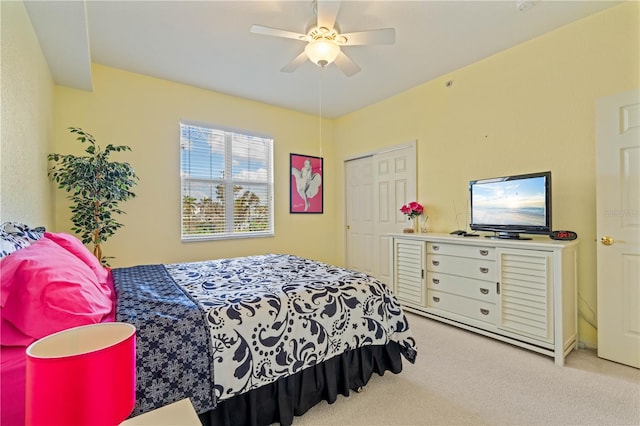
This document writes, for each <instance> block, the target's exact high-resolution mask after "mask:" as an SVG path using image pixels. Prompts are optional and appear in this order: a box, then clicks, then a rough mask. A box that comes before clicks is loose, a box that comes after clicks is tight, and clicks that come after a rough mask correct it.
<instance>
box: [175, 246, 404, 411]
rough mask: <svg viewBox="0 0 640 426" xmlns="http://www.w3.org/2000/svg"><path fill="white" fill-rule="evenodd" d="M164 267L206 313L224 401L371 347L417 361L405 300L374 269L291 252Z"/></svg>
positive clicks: (218, 391) (217, 382) (219, 395)
mask: <svg viewBox="0 0 640 426" xmlns="http://www.w3.org/2000/svg"><path fill="white" fill-rule="evenodd" d="M164 266H165V268H166V270H167V272H168V274H169V275H170V276H171V277H172V278H173V280H174V281H175V282H176V283H177V284H178V285H179V286H180V287H182V288H183V289H184V290H186V291H187V292H188V293H189V294H190V296H191V297H192V298H193V299H194V300H196V301H197V302H198V304H199V305H200V307H201V309H204V311H205V314H206V321H207V323H208V327H209V330H210V333H211V341H212V350H213V358H214V368H215V394H216V397H217V400H219V401H220V400H225V399H228V398H230V397H232V396H234V395H238V394H241V393H244V392H247V391H249V390H252V389H256V388H258V387H260V386H263V385H266V384H269V383H272V382H274V381H276V380H278V379H279V378H282V377H285V376H289V375H292V374H294V373H297V372H299V371H301V370H303V369H305V368H307V367H310V366H313V365H315V364H318V363H320V362H323V361H324V360H327V359H330V358H332V357H334V356H336V355H339V354H341V353H343V352H345V351H348V350H352V349H356V348H359V347H363V346H367V345H385V344H388V343H389V342H391V341H395V342H397V343H399V345H400V348H401V351H402V354H403V355H404V356H405V358H406V359H407V360H408V361H410V362H414V360H415V357H416V345H415V340H414V338H413V336H412V334H411V332H410V331H409V324H408V322H407V319H406V317H405V315H404V313H403V312H402V309H401V308H400V305H399V303H398V301H397V300H396V298H395V297H394V296H393V294H392V293H391V291H390V290H389V289H388V288H387V286H386V285H385V284H383V283H382V282H380V281H378V280H376V279H375V278H372V277H370V276H368V275H366V274H362V273H359V272H355V271H350V270H347V269H343V268H338V267H334V266H330V265H327V264H324V263H320V262H316V261H312V260H308V259H303V258H300V257H297V256H291V255H261V256H250V257H242V258H232V259H221V260H211V261H203V262H191V263H180V264H170V265H164Z"/></svg>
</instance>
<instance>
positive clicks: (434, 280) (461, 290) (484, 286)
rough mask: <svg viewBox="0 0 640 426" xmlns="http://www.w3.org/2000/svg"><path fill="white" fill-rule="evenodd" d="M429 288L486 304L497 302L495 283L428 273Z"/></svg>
mask: <svg viewBox="0 0 640 426" xmlns="http://www.w3.org/2000/svg"><path fill="white" fill-rule="evenodd" d="M427 288H428V289H429V290H436V291H445V292H447V293H452V294H457V295H460V296H466V297H470V298H472V299H478V300H482V301H484V302H489V303H496V302H497V297H496V296H497V294H496V283H495V282H493V281H480V280H476V279H473V278H466V277H459V276H456V275H449V274H440V273H438V272H428V273H427Z"/></svg>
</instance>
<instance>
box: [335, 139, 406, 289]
mask: <svg viewBox="0 0 640 426" xmlns="http://www.w3.org/2000/svg"><path fill="white" fill-rule="evenodd" d="M345 176H346V183H345V184H346V197H347V202H346V209H347V211H346V216H345V217H346V224H347V229H346V242H347V251H346V252H347V259H346V265H347V267H348V268H351V269H355V270H358V271H361V272H366V273H368V274H371V275H373V276H375V277H377V278H378V279H380V280H381V281H383V282H385V283H386V284H387V285H391V281H392V280H391V276H390V273H391V272H390V263H389V259H390V257H391V253H390V252H389V248H390V238H389V234H390V233H396V232H401V231H402V228H404V227H406V225H407V219H406V217H405V216H404V215H403V214H402V213H400V207H401V206H402V205H403V204H406V203H407V202H409V201H413V200H415V199H416V144H415V142H411V143H408V144H405V145H401V146H397V147H391V148H388V149H386V150H380V151H378V152H375V153H373V154H370V155H367V156H363V157H360V158H357V159H353V160H348V161H346V162H345Z"/></svg>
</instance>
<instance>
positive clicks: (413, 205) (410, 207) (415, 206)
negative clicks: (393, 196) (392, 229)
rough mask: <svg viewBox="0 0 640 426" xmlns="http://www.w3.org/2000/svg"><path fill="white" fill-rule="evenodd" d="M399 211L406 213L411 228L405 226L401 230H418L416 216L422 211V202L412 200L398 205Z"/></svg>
mask: <svg viewBox="0 0 640 426" xmlns="http://www.w3.org/2000/svg"><path fill="white" fill-rule="evenodd" d="M400 211H401V212H402V213H403V214H405V215H407V218H408V219H409V220H411V221H412V226H411V228H405V229H403V231H402V232H405V233H414V232H420V227H419V223H418V218H419V217H420V215H421V214H422V212H423V211H424V207H422V204H420V203H418V202H417V201H412V202H410V203H408V204H405V205H404V206H402V207H400Z"/></svg>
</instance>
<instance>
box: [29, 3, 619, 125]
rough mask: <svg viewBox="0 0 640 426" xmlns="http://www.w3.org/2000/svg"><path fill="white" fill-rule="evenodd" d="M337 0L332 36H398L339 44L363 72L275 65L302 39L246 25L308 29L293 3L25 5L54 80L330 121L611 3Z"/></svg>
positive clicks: (308, 14) (306, 14)
mask: <svg viewBox="0 0 640 426" xmlns="http://www.w3.org/2000/svg"><path fill="white" fill-rule="evenodd" d="M519 3H520V2H519V1H516V0H514V1H507V0H503V1H483V0H476V1H395V0H394V1H343V2H342V3H341V6H340V11H339V13H338V17H337V22H338V25H339V27H340V30H341V32H343V33H346V32H355V31H364V30H371V29H378V28H388V27H393V28H395V30H396V43H395V44H393V45H378V46H346V47H343V51H344V52H345V53H346V54H347V55H348V56H349V57H350V58H351V59H352V60H353V61H355V62H356V63H357V64H358V65H359V66H360V67H361V68H362V71H360V72H359V73H358V74H355V75H354V76H352V77H346V76H345V75H344V74H343V73H342V72H341V71H340V70H338V69H337V68H336V66H335V65H334V64H330V65H328V66H327V67H326V68H324V69H322V70H321V68H319V67H318V66H316V65H314V64H312V63H311V62H309V61H307V62H306V63H304V64H303V65H302V66H301V67H300V68H298V69H297V70H296V71H295V72H293V73H284V72H281V71H280V69H281V68H282V67H283V66H284V65H286V64H287V63H289V61H291V60H292V59H293V58H294V57H296V56H297V55H298V54H299V53H300V52H301V51H302V50H303V49H304V45H305V43H304V42H302V41H297V40H292V39H284V38H276V37H268V36H261V35H256V34H252V33H250V32H249V28H250V27H251V25H252V24H259V25H264V26H269V27H275V28H281V29H285V30H288V31H293V32H299V33H306V30H307V27H308V26H309V24H310V23H312V22H314V21H315V15H314V14H313V8H312V3H311V1H309V0H301V1H269V0H262V1H166V0H165V1H94V0H91V1H87V2H85V1H25V5H26V8H27V11H28V13H29V16H30V19H31V21H32V23H33V26H34V28H35V31H36V34H37V36H38V39H39V40H40V44H41V46H42V49H43V51H44V54H45V57H46V58H47V61H48V63H49V66H50V68H51V71H52V74H53V77H54V80H55V81H56V83H58V84H61V85H65V86H70V87H74V88H78V89H83V90H91V87H92V83H91V68H90V63H91V62H94V63H98V64H103V65H107V66H110V67H115V68H120V69H123V70H127V71H132V72H135V73H140V74H145V75H149V76H153V77H158V78H162V79H166V80H171V81H175V82H179V83H184V84H189V85H192V86H196V87H200V88H204V89H210V90H214V91H217V92H222V93H226V94H230V95H234V96H239V97H244V98H248V99H253V100H256V101H260V102H265V103H268V104H272V105H277V106H281V107H284V108H289V109H293V110H297V111H302V112H307V113H312V114H318V113H319V111H320V99H321V100H322V115H323V116H325V117H330V118H336V117H339V116H341V115H344V114H347V113H349V112H352V111H355V110H357V109H360V108H362V107H364V106H366V105H370V104H373V103H375V102H378V101H381V100H383V99H385V98H388V97H390V96H392V95H394V94H396V93H399V92H402V91H405V90H407V89H410V88H412V87H415V86H417V85H419V84H421V83H423V82H426V81H429V80H432V79H434V78H437V77H440V76H443V75H446V74H447V73H450V72H452V71H454V70H456V69H458V68H461V67H464V66H465V65H468V64H471V63H473V62H476V61H478V60H480V59H483V58H486V57H487V56H490V55H492V54H494V53H497V52H500V51H502V50H504V49H507V48H510V47H512V46H514V45H516V44H519V43H522V42H525V41H527V40H530V39H532V38H534V37H537V36H539V35H541V34H544V33H546V32H548V31H551V30H553V29H556V28H558V27H561V26H563V25H566V24H568V23H570V22H573V21H575V20H578V19H581V18H583V17H586V16H588V15H591V14H593V13H596V12H599V11H601V10H603V9H605V8H607V7H610V6H613V5H616V4H618V3H620V2H618V1H575V0H573V1H555V0H539V1H531V2H526V3H527V5H530V6H531V5H532V6H533V7H529V8H526V10H524V11H521V10H519V7H518V5H519Z"/></svg>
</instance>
